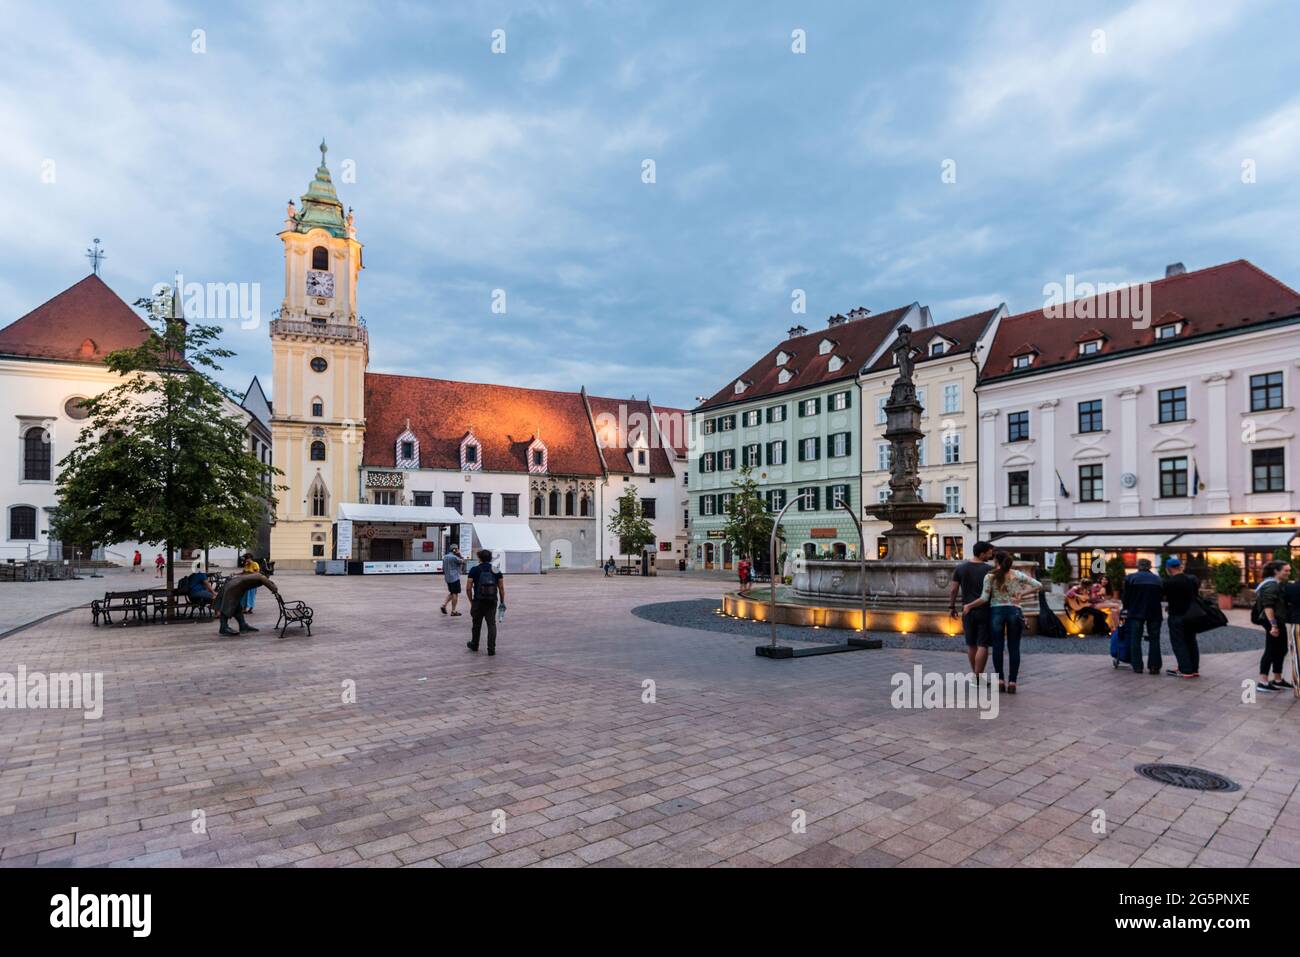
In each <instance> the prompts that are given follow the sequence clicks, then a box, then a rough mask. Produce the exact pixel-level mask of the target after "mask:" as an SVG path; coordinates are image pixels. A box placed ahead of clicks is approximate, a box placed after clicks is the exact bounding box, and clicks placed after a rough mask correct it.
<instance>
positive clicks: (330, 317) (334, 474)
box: [271, 143, 369, 568]
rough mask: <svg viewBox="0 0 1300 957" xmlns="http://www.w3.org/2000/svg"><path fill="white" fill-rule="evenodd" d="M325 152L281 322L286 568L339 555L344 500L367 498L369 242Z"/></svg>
mask: <svg viewBox="0 0 1300 957" xmlns="http://www.w3.org/2000/svg"><path fill="white" fill-rule="evenodd" d="M325 152H326V148H325V144H324V143H322V144H321V164H320V166H319V167H318V168H317V170H316V178H315V179H314V180H313V181H312V183H311V185H310V186H309V187H308V188H307V192H306V193H304V194H303V196H302V206H301V208H297V207H295V206H294V204H293V203H292V202H290V204H289V209H288V212H287V214H286V216H285V221H284V229H283V230H282V231H281V233H280V240H281V241H282V242H283V243H284V301H283V302H282V304H281V306H280V312H279V315H278V317H277V318H276V319H275V320H273V321H272V322H271V356H272V381H273V382H274V383H275V397H274V403H273V408H272V417H271V431H272V435H273V442H274V459H275V463H276V465H277V466H278V467H279V468H281V469H282V470H283V471H284V475H283V476H282V477H281V479H280V481H281V483H282V484H284V485H286V486H288V488H287V490H285V491H282V492H281V494H280V496H279V504H278V506H277V509H276V520H275V525H274V526H273V527H272V530H271V554H272V555H273V556H275V559H276V561H277V563H278V564H279V565H280V566H282V567H284V568H308V567H311V564H312V561H313V560H314V559H317V558H328V557H330V554H331V548H330V545H331V542H330V534H331V525H332V521H333V517H334V514H335V512H336V510H337V508H336V506H337V503H339V502H360V501H362V495H361V491H360V489H359V488H358V483H359V481H360V467H361V453H362V447H363V441H364V439H365V428H366V422H365V372H366V363H367V361H368V358H369V342H368V339H367V335H366V329H365V327H364V326H363V325H362V324H361V322H360V320H359V317H358V315H357V280H358V278H359V276H360V274H361V268H362V262H361V243H359V242H357V239H356V230H355V228H354V227H353V223H352V213H351V211H348V212H347V213H346V214H345V213H344V210H343V204H342V203H341V202H339V199H338V195H337V194H336V193H335V190H334V184H333V183H332V181H331V180H330V173H329V169H328V168H327V167H326V165H325Z"/></svg>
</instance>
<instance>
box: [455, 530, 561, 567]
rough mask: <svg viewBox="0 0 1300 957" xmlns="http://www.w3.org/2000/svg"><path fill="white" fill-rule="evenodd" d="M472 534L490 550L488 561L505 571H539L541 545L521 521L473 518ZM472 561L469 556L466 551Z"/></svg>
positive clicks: (480, 543) (468, 557) (471, 560)
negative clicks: (485, 520) (493, 520)
mask: <svg viewBox="0 0 1300 957" xmlns="http://www.w3.org/2000/svg"><path fill="white" fill-rule="evenodd" d="M472 527H473V529H474V538H475V540H476V541H477V542H478V544H479V545H480V546H481V547H483V548H486V549H487V550H488V551H490V552H491V553H492V561H493V563H494V564H496V565H497V566H498V567H499V568H500V569H501V571H503V572H504V573H506V574H507V575H510V574H514V575H537V574H540V573H541V571H542V546H541V545H539V544H537V538H536V536H534V535H533V530H532V529H531V528H529V527H528V526H527V525H525V524H524V523H523V522H475V523H474V524H473V526H472ZM465 557H466V559H467V560H469V561H470V563H471V564H473V557H472V556H469V555H466V556H465Z"/></svg>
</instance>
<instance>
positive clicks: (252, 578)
mask: <svg viewBox="0 0 1300 957" xmlns="http://www.w3.org/2000/svg"><path fill="white" fill-rule="evenodd" d="M259 585H265V586H266V587H267V588H269V589H271V591H273V592H274V593H275V594H277V595H278V594H280V589H279V588H277V587H276V586H275V582H273V581H271V579H269V578H267V577H266V576H265V575H263V574H260V573H258V572H244V573H242V574H239V575H233V576H231V577H230V578H229V579H227V580H226V583H225V584H224V585H222V586H221V593H220V594H219V595H218V596H217V600H218V601H219V602H220V605H219V607H218V612H219V614H220V615H221V627H220V628H218V629H217V634H219V635H241V634H243V633H244V632H248V631H258V630H259V629H257V628H254V627H253V626H252V625H250V624H249V623H248V622H247V621H246V620H245V619H244V595H245V594H246V593H247V592H248V591H249V590H250V589H253V588H257V587H258V586H259ZM231 618H234V619H235V621H236V622H237V623H238V624H239V631H235V630H234V629H233V628H231V627H230V619H231Z"/></svg>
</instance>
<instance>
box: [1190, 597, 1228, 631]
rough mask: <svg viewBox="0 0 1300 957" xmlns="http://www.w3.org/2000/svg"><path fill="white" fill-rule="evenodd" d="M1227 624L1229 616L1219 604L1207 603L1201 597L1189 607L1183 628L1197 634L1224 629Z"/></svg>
mask: <svg viewBox="0 0 1300 957" xmlns="http://www.w3.org/2000/svg"><path fill="white" fill-rule="evenodd" d="M1227 623H1228V616H1227V615H1225V614H1224V613H1223V609H1221V608H1220V607H1219V605H1218V603H1217V602H1210V601H1207V600H1206V599H1205V598H1203V597H1201V596H1200V595H1197V596H1196V599H1195V601H1193V602H1192V603H1191V604H1190V605H1188V606H1187V611H1186V612H1184V614H1183V627H1185V628H1187V629H1188V630H1190V631H1194V632H1196V633H1197V634H1202V633H1204V632H1207V631H1213V630H1214V629H1215V628H1222V627H1223V626H1224V625H1226V624H1227Z"/></svg>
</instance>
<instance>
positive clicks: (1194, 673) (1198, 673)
mask: <svg viewBox="0 0 1300 957" xmlns="http://www.w3.org/2000/svg"><path fill="white" fill-rule="evenodd" d="M1200 676H1201V673H1200V672H1199V671H1193V672H1191V673H1189V674H1185V675H1182V674H1180V675H1179V676H1178V677H1180V678H1199V677H1200Z"/></svg>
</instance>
